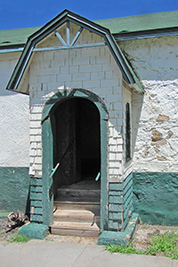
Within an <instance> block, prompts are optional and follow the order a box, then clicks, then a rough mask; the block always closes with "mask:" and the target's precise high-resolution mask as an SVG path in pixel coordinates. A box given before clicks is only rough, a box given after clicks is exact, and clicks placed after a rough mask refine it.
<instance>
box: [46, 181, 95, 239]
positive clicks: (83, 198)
mask: <svg viewBox="0 0 178 267" xmlns="http://www.w3.org/2000/svg"><path fill="white" fill-rule="evenodd" d="M84 183H85V181H84V182H82V183H78V184H73V185H71V186H63V187H60V188H59V189H58V196H57V198H56V200H55V201H54V223H53V225H51V227H50V229H51V233H52V234H58V235H75V236H89V237H96V236H99V234H100V229H99V223H100V200H99V199H100V190H99V188H97V186H96V182H95V184H94V183H93V185H92V183H91V181H90V185H89V183H88V184H87V185H86V184H84ZM83 184H84V185H83ZM84 187H85V188H84ZM86 188H87V189H86Z"/></svg>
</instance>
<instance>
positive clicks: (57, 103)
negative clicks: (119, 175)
mask: <svg viewBox="0 0 178 267" xmlns="http://www.w3.org/2000/svg"><path fill="white" fill-rule="evenodd" d="M77 101H78V103H80V104H81V105H82V108H83V109H86V107H85V108H84V106H85V105H87V106H88V107H89V108H93V110H95V111H94V114H95V115H96V114H98V116H97V117H98V122H99V153H98V155H99V156H98V157H97V159H96V160H98V161H99V163H98V164H97V163H96V171H97V170H98V169H100V173H101V178H100V179H101V199H100V206H101V208H100V218H101V219H100V228H101V230H103V229H107V228H108V212H107V210H108V209H107V205H108V189H107V131H108V127H107V121H108V112H107V109H106V106H105V104H104V103H103V101H102V100H101V99H100V98H99V97H98V96H97V95H95V94H93V93H91V92H90V91H87V90H83V89H73V90H71V91H67V90H64V91H63V92H62V93H57V94H55V95H53V96H52V97H51V98H50V99H49V100H48V101H47V103H46V105H45V107H44V110H43V116H42V147H43V161H42V181H43V223H45V224H47V225H50V224H51V223H52V222H53V200H54V186H55V185H54V183H53V175H52V170H54V168H55V166H56V165H57V161H58V160H57V158H55V156H56V152H55V151H54V146H53V143H55V142H56V140H54V136H55V134H54V131H56V127H59V126H57V125H56V123H55V120H56V117H57V116H59V117H60V115H59V114H58V113H60V112H61V110H62V108H61V107H64V106H66V103H68V104H69V103H70V104H69V106H70V108H74V107H75V105H76V103H77ZM71 103H72V104H71ZM84 113H85V115H86V114H87V112H86V111H85V112H84ZM56 114H58V115H56ZM68 114H69V113H68ZM75 114H76V112H75ZM79 117H80V119H77V120H78V123H79V122H81V121H80V120H82V121H83V122H84V119H83V118H82V115H80V116H79ZM80 134H81V133H80ZM72 139H75V137H73V138H72ZM71 141H72V140H71ZM97 142H98V141H97ZM68 145H70V142H68ZM85 145H87V144H86V143H85V142H84V144H83V146H85ZM90 145H91V143H90ZM79 147H80V146H79ZM79 147H78V149H79ZM66 148H67V147H66ZM95 151H96V150H95ZM64 152H65V151H64ZM96 154H97V153H96ZM78 155H80V156H81V154H80V153H78ZM58 156H59V155H58ZM91 158H92V159H93V160H94V156H93V157H91ZM80 160H83V161H84V160H85V155H83V154H82V159H80ZM81 175H83V174H82V173H81ZM93 177H94V176H93Z"/></svg>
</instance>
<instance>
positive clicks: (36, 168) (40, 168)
mask: <svg viewBox="0 0 178 267" xmlns="http://www.w3.org/2000/svg"><path fill="white" fill-rule="evenodd" d="M33 170H35V171H42V165H41V164H33Z"/></svg>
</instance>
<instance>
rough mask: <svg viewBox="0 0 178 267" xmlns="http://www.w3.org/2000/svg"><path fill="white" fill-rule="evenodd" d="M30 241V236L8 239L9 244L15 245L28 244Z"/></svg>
mask: <svg viewBox="0 0 178 267" xmlns="http://www.w3.org/2000/svg"><path fill="white" fill-rule="evenodd" d="M29 240H30V238H29V237H28V236H25V235H18V234H17V235H13V236H11V237H9V238H8V239H7V241H8V242H10V243H13V242H16V243H27V242H28V241H29Z"/></svg>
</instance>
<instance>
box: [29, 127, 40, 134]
mask: <svg viewBox="0 0 178 267" xmlns="http://www.w3.org/2000/svg"><path fill="white" fill-rule="evenodd" d="M40 134H41V129H40V128H31V129H30V135H40Z"/></svg>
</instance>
